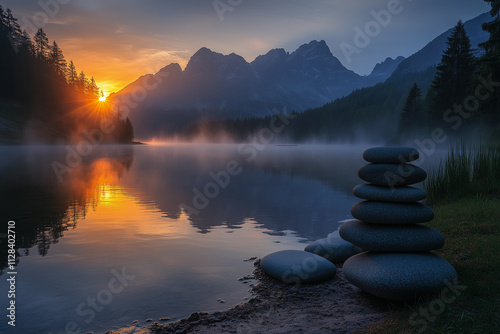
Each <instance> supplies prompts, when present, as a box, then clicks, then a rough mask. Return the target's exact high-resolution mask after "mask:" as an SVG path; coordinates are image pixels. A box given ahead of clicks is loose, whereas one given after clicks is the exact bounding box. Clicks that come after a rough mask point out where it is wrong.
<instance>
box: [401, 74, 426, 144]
mask: <svg viewBox="0 0 500 334" xmlns="http://www.w3.org/2000/svg"><path fill="white" fill-rule="evenodd" d="M422 124H423V117H422V91H421V90H420V88H419V87H418V86H417V83H416V82H415V83H414V84H413V86H412V87H411V89H410V91H409V93H408V96H407V97H406V102H405V105H404V107H403V110H402V111H401V118H400V120H399V134H400V135H402V134H410V133H411V132H413V131H415V130H417V129H418V128H419V127H421V126H422Z"/></svg>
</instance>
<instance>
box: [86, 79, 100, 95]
mask: <svg viewBox="0 0 500 334" xmlns="http://www.w3.org/2000/svg"><path fill="white" fill-rule="evenodd" d="M88 95H89V97H90V98H93V99H98V98H99V96H100V94H99V87H98V86H97V83H96V82H95V79H94V77H92V78H90V83H89V92H88Z"/></svg>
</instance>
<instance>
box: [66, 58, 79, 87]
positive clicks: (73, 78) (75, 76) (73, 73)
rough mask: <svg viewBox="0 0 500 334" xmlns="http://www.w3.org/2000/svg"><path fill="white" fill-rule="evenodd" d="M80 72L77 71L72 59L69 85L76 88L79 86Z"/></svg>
mask: <svg viewBox="0 0 500 334" xmlns="http://www.w3.org/2000/svg"><path fill="white" fill-rule="evenodd" d="M77 81H78V74H77V73H76V67H75V64H74V63H73V61H72V60H71V61H70V62H69V65H68V85H70V86H71V87H73V88H75V89H76V87H77Z"/></svg>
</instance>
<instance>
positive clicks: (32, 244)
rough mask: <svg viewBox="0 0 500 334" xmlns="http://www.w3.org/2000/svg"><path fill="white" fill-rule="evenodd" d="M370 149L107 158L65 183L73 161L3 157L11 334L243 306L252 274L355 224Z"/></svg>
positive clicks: (41, 150)
mask: <svg viewBox="0 0 500 334" xmlns="http://www.w3.org/2000/svg"><path fill="white" fill-rule="evenodd" d="M366 148H367V147H366V146H352V145H349V146H336V145H329V146H327V145H318V146H309V145H301V146H268V147H259V148H258V149H255V148H252V147H249V146H245V147H242V146H240V147H238V146H236V145H163V146H162V145H158V146H134V147H128V146H116V147H115V146H109V147H100V148H96V149H94V150H93V152H92V154H91V155H89V156H87V157H85V158H83V159H82V161H78V159H76V158H74V157H73V158H72V159H70V160H68V161H69V162H70V163H71V165H69V168H68V169H63V170H61V169H60V171H59V173H60V175H59V176H60V178H58V176H57V175H56V172H55V171H54V168H53V166H54V162H57V163H60V164H61V165H58V166H59V167H61V166H62V165H66V166H68V165H67V161H66V158H67V157H66V156H67V150H66V148H65V147H40V146H39V147H0V170H1V173H0V186H1V190H0V196H1V197H0V201H1V202H0V203H1V218H2V225H1V226H2V229H4V230H5V231H0V233H6V229H7V228H6V225H7V224H6V223H7V222H8V221H11V220H14V221H15V222H16V229H15V231H16V248H17V251H18V253H19V254H18V256H19V258H18V264H17V267H16V270H17V276H16V298H15V301H16V327H15V328H13V327H11V326H8V325H7V321H6V320H5V318H6V317H5V315H6V311H5V310H6V307H7V305H8V304H7V303H8V299H7V298H6V294H7V291H8V290H9V289H8V284H7V281H6V280H7V278H8V276H9V275H8V274H7V272H8V268H7V247H6V245H7V243H6V242H5V241H6V240H7V239H5V235H3V236H2V235H0V237H3V238H2V239H1V241H2V243H1V244H0V247H1V256H2V258H1V260H0V264H1V268H3V269H2V275H1V281H0V295H1V296H2V297H1V298H0V309H2V310H4V311H2V318H3V319H4V320H2V321H1V323H0V332H2V333H27V334H28V333H54V334H55V333H66V332H71V331H72V330H73V332H78V330H81V332H82V333H86V332H87V331H93V332H94V333H104V332H105V331H107V330H109V329H113V328H114V327H115V326H118V327H121V326H124V325H130V324H131V323H132V322H133V321H134V320H139V321H140V323H141V325H146V322H145V321H146V319H148V318H151V319H153V321H158V320H159V318H163V317H168V318H171V319H172V320H175V319H177V318H180V317H185V316H188V315H189V314H190V313H192V312H197V311H207V312H213V311H217V310H223V309H226V308H229V307H231V306H233V305H235V304H238V303H240V302H242V301H244V300H245V299H246V298H248V297H249V296H250V295H249V292H248V290H249V288H250V287H249V285H248V284H245V283H242V282H241V281H239V280H238V279H239V278H241V277H243V276H245V275H248V274H251V273H252V270H253V261H245V260H249V259H251V258H253V257H259V258H260V257H262V256H264V255H266V254H268V253H270V252H274V251H278V250H283V249H303V248H304V247H305V246H306V244H307V243H308V242H310V241H314V240H317V239H319V238H323V237H325V236H326V235H327V234H328V233H330V232H332V231H334V230H337V229H338V227H339V221H342V220H345V219H349V218H352V217H351V215H350V207H351V206H352V205H353V204H354V203H356V202H357V201H358V200H357V199H356V198H354V197H353V196H352V194H351V190H352V188H353V187H354V186H355V185H356V184H359V183H360V180H359V179H358V178H357V176H356V171H357V169H358V168H359V167H360V166H361V165H363V164H364V163H365V162H363V160H362V157H361V154H362V152H363V151H364V150H365V149H366ZM427 160H428V161H426V162H425V163H424V166H425V165H429V164H432V163H433V161H430V160H431V159H427ZM432 160H435V157H434V158H433V159H432ZM220 300H223V301H224V303H221V302H220ZM4 313H5V314H4Z"/></svg>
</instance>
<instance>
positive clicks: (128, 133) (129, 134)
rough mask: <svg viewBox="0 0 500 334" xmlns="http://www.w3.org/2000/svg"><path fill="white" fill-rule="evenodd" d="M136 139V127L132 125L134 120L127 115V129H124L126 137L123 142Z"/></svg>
mask: <svg viewBox="0 0 500 334" xmlns="http://www.w3.org/2000/svg"><path fill="white" fill-rule="evenodd" d="M133 140H134V127H133V126H132V122H131V121H130V119H129V118H128V117H127V119H126V120H125V129H124V138H123V143H127V144H128V143H131V142H132V141H133Z"/></svg>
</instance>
